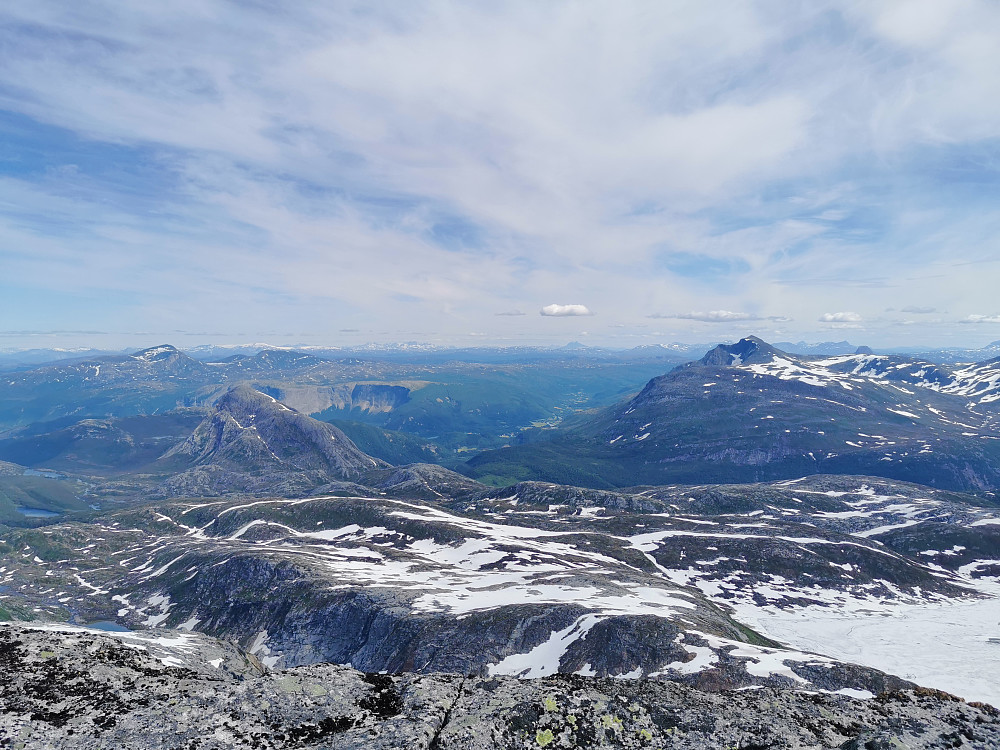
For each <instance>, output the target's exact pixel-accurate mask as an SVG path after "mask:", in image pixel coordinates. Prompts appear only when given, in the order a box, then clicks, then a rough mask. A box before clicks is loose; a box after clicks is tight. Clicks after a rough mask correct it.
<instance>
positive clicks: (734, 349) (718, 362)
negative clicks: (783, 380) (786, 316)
mask: <svg viewBox="0 0 1000 750" xmlns="http://www.w3.org/2000/svg"><path fill="white" fill-rule="evenodd" d="M776 356H788V355H786V354H785V352H783V351H781V350H780V349H775V348H774V347H773V346H771V345H770V344H769V343H767V342H766V341H764V340H763V339H759V338H757V337H756V336H747V337H746V338H743V339H740V340H739V341H737V342H736V343H735V344H719V345H718V346H717V347H715V348H714V349H712V351H710V352H708V353H707V354H706V355H705V356H704V357H702V358H701V359H700V360H698V361H699V362H700V363H701V364H703V365H709V366H715V367H729V366H731V365H745V364H758V363H761V362H771V361H772V360H773V359H774V358H775V357H776Z"/></svg>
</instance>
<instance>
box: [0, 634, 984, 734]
mask: <svg viewBox="0 0 1000 750" xmlns="http://www.w3.org/2000/svg"><path fill="white" fill-rule="evenodd" d="M0 747H2V748H26V749H29V748H39V749H41V748H177V749H180V748H184V749H189V748H190V749H192V750H193V749H194V748H198V749H199V750H209V749H212V748H261V749H265V748H268V749H269V748H371V749H376V748H407V749H408V750H418V748H426V749H427V750H433V749H434V748H437V749H439V750H445V749H446V748H468V749H469V750H472V749H474V748H545V747H548V748H571V747H581V748H605V747H615V748H707V749H712V748H718V749H720V750H721V749H723V748H725V749H726V750H735V749H739V750H765V749H769V748H850V749H852V750H861V749H862V748H865V749H868V750H880V749H882V748H885V749H886V750H888V749H891V748H954V747H963V748H998V747H1000V712H998V711H997V710H996V709H995V708H993V707H991V706H987V705H983V704H975V703H965V702H963V701H961V700H960V699H957V698H954V697H953V696H950V695H947V694H945V693H941V692H937V691H929V690H924V689H919V688H918V689H915V690H904V691H892V692H886V693H882V694H881V695H879V696H877V697H875V698H874V699H870V700H858V699H854V698H850V697H847V696H844V695H834V694H827V693H810V692H800V691H793V690H782V689H776V688H771V687H765V688H760V689H755V690H743V691H729V692H718V693H712V692H705V691H702V690H699V689H697V688H694V687H691V686H688V685H682V684H678V683H674V682H662V681H652V680H616V679H594V678H587V677H580V676H576V675H567V676H556V677H551V678H544V679H537V680H518V679H515V678H510V677H462V676H456V675H415V674H404V675H380V674H365V673H362V672H358V671H355V670H353V669H350V668H348V667H343V666H335V665H331V664H316V665H311V666H305V667H298V668H294V669H288V670H281V671H269V670H267V669H266V668H264V667H263V666H262V665H261V664H260V662H259V661H257V660H256V658H255V657H253V656H252V655H248V654H245V653H243V652H242V651H240V650H238V649H236V648H235V647H232V646H230V645H228V644H225V643H223V642H221V641H216V640H214V639H210V638H207V637H204V636H200V635H198V634H193V633H192V634H188V633H179V632H177V631H173V632H171V633H163V632H162V631H161V633H160V634H159V635H158V636H157V637H154V636H149V635H139V634H117V635H111V634H101V633H95V632H93V631H85V630H77V629H72V628H63V629H56V628H48V629H39V628H38V627H36V626H25V625H12V624H6V625H2V626H0Z"/></svg>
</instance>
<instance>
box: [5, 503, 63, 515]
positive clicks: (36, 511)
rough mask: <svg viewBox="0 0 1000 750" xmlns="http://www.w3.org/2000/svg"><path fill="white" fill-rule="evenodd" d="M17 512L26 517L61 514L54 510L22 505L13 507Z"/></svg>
mask: <svg viewBox="0 0 1000 750" xmlns="http://www.w3.org/2000/svg"><path fill="white" fill-rule="evenodd" d="M14 510H16V511H17V512H18V513H20V514H21V515H22V516H25V517H26V518H55V517H56V516H59V515H62V514H61V513H58V512H56V511H54V510H45V509H43V508H26V507H24V506H21V505H18V506H17V507H15V508H14Z"/></svg>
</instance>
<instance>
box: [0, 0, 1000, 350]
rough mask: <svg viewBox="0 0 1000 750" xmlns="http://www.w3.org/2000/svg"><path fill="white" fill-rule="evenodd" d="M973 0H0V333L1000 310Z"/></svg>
mask: <svg viewBox="0 0 1000 750" xmlns="http://www.w3.org/2000/svg"><path fill="white" fill-rule="evenodd" d="M998 70H1000V3H997V2H995V1H994V0H982V1H980V2H977V1H976V0H948V1H947V2H941V1H940V0H906V1H905V2H898V1H896V0H863V1H861V2H825V1H824V0H805V1H803V2H796V1H795V0H784V1H783V2H777V1H776V0H775V1H770V0H767V1H763V2H754V1H753V0H747V2H739V3H706V2H702V1H700V0H692V1H691V2H687V1H685V0H653V1H651V2H638V1H631V0H621V1H620V2H604V1H601V2H598V1H590V0H575V1H573V2H569V1H567V2H558V1H556V0H553V1H552V2H536V1H532V2H518V1H517V0H508V1H506V2H503V3H496V2H487V1H485V0H482V1H477V0H470V1H467V2H433V1H430V2H424V1H423V0H413V1H412V2H409V1H408V2H378V0H374V1H373V0H365V1H364V2H357V3H353V2H348V1H346V0H345V1H343V2H329V3H300V2H287V3H286V2H262V1H261V0H244V1H243V2H228V1H224V0H172V2H169V3H147V2H129V3H123V2H120V0H118V1H116V2H101V1H100V0H72V1H71V2H53V1H48V0H36V1H34V2H23V3H5V4H3V6H2V7H0V348H27V347H48V346H74V345H75V346H96V347H106V348H110V347H123V346H140V345H149V344H157V343H165V342H169V343H173V344H175V345H177V346H181V347H184V346H190V345H195V344H203V343H241V342H256V341H262V342H270V343H274V344H278V345H287V344H292V343H303V344H311V345H330V346H337V345H341V346H350V345H358V344H361V343H365V342H380V343H388V342H407V341H420V342H427V343H432V344H439V345H443V346H469V345H494V344H500V345H518V344H527V345H560V344H564V343H566V342H568V341H572V340H577V341H581V342H584V343H588V344H594V345H604V346H621V347H631V346H636V345H642V344H655V343H667V342H672V341H681V342H689V343H694V342H710V341H723V340H733V339H736V338H739V337H741V336H743V335H746V334H750V333H752V334H756V335H758V336H760V337H761V338H764V339H767V340H770V341H798V340H805V341H814V342H815V341H830V340H844V339H847V340H849V341H851V342H854V343H857V344H867V345H871V346H913V345H928V346H946V345H954V346H982V345H984V344H986V343H988V342H990V341H993V340H997V339H1000V293H998V282H1000V201H998V197H1000V75H998V73H997V71H998Z"/></svg>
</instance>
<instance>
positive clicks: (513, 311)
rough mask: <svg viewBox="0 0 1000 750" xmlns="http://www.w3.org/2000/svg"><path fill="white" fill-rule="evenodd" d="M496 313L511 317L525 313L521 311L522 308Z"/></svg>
mask: <svg viewBox="0 0 1000 750" xmlns="http://www.w3.org/2000/svg"><path fill="white" fill-rule="evenodd" d="M496 314H497V315H500V316H502V317H509V318H514V317H517V316H519V315H524V313H523V312H521V311H520V310H507V311H506V312H498V313H496ZM543 314H544V313H543Z"/></svg>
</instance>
